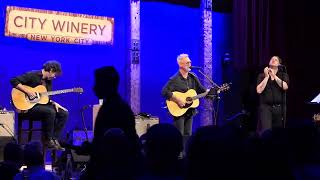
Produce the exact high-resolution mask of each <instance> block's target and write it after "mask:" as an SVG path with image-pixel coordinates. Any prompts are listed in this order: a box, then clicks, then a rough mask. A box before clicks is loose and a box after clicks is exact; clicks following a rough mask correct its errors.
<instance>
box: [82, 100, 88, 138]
mask: <svg viewBox="0 0 320 180" xmlns="http://www.w3.org/2000/svg"><path fill="white" fill-rule="evenodd" d="M89 107H90V106H89V105H87V106H84V107H82V109H81V120H82V125H83V129H84V133H85V134H86V139H87V141H88V142H89V137H88V129H87V126H86V123H85V120H84V111H85V110H86V109H88V108H89Z"/></svg>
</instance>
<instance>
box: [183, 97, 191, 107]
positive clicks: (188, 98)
mask: <svg viewBox="0 0 320 180" xmlns="http://www.w3.org/2000/svg"><path fill="white" fill-rule="evenodd" d="M192 103H193V101H192V98H191V97H187V98H186V104H185V105H184V108H188V107H190V106H191V105H192Z"/></svg>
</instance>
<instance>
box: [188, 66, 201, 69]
mask: <svg viewBox="0 0 320 180" xmlns="http://www.w3.org/2000/svg"><path fill="white" fill-rule="evenodd" d="M190 69H202V67H199V66H190Z"/></svg>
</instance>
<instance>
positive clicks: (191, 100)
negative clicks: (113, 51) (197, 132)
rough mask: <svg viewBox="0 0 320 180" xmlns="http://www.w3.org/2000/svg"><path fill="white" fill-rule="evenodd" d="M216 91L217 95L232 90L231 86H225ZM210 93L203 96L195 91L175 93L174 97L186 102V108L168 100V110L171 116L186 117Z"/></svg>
mask: <svg viewBox="0 0 320 180" xmlns="http://www.w3.org/2000/svg"><path fill="white" fill-rule="evenodd" d="M214 89H215V91H217V93H220V92H222V91H226V90H229V89H230V86H229V84H227V83H226V84H223V85H222V86H221V87H218V88H214ZM209 92H210V91H207V92H204V93H201V94H197V92H196V91H195V90H194V89H189V90H188V91H187V92H185V93H182V92H178V91H174V92H172V93H173V95H174V96H176V97H178V98H180V99H182V100H184V101H185V106H184V107H182V108H181V107H179V105H178V104H177V103H176V102H174V101H171V100H167V101H166V104H167V108H168V110H169V112H170V114H171V115H173V116H175V117H179V116H182V115H184V114H185V113H186V112H187V110H188V109H190V108H196V107H198V106H199V104H200V101H199V99H200V98H202V97H205V96H207V95H208V93H209Z"/></svg>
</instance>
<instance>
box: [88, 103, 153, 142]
mask: <svg viewBox="0 0 320 180" xmlns="http://www.w3.org/2000/svg"><path fill="white" fill-rule="evenodd" d="M100 107H101V105H99V104H96V105H94V106H93V109H92V117H93V119H92V122H93V126H92V127H93V129H94V124H95V122H96V118H97V114H98V112H99V109H100ZM135 121H136V126H135V128H136V131H137V134H138V136H139V137H140V136H141V135H143V134H145V133H146V132H147V130H148V129H149V128H150V127H151V126H153V125H155V124H159V118H158V117H154V116H151V117H144V116H140V115H136V116H135Z"/></svg>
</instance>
